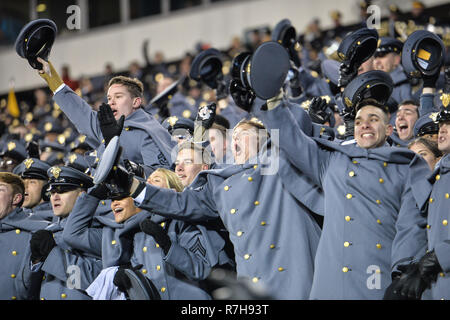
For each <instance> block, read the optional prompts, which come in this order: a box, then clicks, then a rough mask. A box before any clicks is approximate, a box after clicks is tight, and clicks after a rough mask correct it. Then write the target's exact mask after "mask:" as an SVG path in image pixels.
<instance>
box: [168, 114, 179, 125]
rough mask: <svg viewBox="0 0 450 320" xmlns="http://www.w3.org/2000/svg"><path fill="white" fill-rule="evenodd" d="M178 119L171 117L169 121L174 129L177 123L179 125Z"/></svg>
mask: <svg viewBox="0 0 450 320" xmlns="http://www.w3.org/2000/svg"><path fill="white" fill-rule="evenodd" d="M177 121H178V117H177V116H171V117H169V118H168V119H167V122H169V124H170V126H171V127H173V126H174V125H175V123H177Z"/></svg>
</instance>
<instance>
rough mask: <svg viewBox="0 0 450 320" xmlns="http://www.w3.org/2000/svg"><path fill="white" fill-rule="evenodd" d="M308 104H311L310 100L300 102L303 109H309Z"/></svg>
mask: <svg viewBox="0 0 450 320" xmlns="http://www.w3.org/2000/svg"><path fill="white" fill-rule="evenodd" d="M310 105H311V100H305V101H303V102H302V104H301V105H300V106H301V107H302V109H304V110H309V107H310Z"/></svg>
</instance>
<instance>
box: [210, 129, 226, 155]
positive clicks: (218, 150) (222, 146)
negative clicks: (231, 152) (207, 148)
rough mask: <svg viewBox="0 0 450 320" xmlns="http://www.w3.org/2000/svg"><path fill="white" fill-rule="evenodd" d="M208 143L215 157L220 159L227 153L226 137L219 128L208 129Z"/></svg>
mask: <svg viewBox="0 0 450 320" xmlns="http://www.w3.org/2000/svg"><path fill="white" fill-rule="evenodd" d="M208 138H209V144H210V145H211V151H212V152H213V153H214V156H215V157H216V159H218V160H220V161H222V160H223V159H224V157H225V155H226V153H227V139H226V137H225V136H224V134H223V133H222V131H220V130H219V129H214V128H210V129H209V130H208Z"/></svg>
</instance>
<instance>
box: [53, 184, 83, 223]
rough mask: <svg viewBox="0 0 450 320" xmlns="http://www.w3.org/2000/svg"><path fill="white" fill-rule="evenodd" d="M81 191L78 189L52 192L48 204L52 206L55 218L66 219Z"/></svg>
mask: <svg viewBox="0 0 450 320" xmlns="http://www.w3.org/2000/svg"><path fill="white" fill-rule="evenodd" d="M81 192H82V190H81V189H80V188H78V189H75V190H71V191H67V192H63V193H59V192H55V191H52V192H51V196H50V202H51V204H52V209H53V214H54V215H55V216H57V217H61V218H64V217H67V216H68V215H69V213H70V212H71V211H72V209H73V207H74V206H75V202H76V201H77V198H78V196H79V195H80V193H81Z"/></svg>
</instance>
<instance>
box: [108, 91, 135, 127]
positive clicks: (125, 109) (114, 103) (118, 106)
mask: <svg viewBox="0 0 450 320" xmlns="http://www.w3.org/2000/svg"><path fill="white" fill-rule="evenodd" d="M106 97H107V99H108V104H109V105H110V107H111V109H112V111H113V113H114V118H115V119H116V120H119V119H120V117H121V116H122V115H124V116H125V118H126V117H128V116H129V115H130V114H132V113H133V112H134V111H136V110H137V109H138V108H139V106H140V104H141V98H132V97H131V94H130V92H129V91H128V89H127V87H125V86H124V85H121V84H113V85H112V86H110V87H109V89H108V94H107V96H106Z"/></svg>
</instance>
